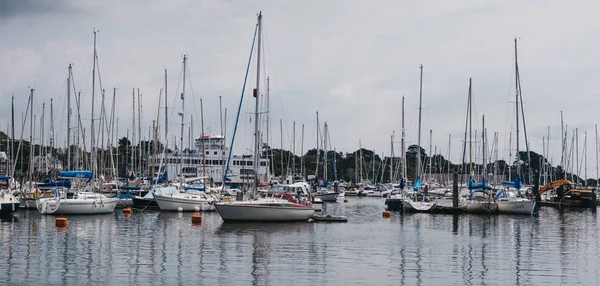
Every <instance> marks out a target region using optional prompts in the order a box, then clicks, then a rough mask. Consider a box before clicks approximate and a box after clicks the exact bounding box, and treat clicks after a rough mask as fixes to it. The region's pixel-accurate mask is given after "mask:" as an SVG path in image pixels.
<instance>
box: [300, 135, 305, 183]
mask: <svg viewBox="0 0 600 286" xmlns="http://www.w3.org/2000/svg"><path fill="white" fill-rule="evenodd" d="M300 176H302V178H304V124H302V136H301V140H300Z"/></svg>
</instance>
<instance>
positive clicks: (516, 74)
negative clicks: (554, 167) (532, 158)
mask: <svg viewBox="0 0 600 286" xmlns="http://www.w3.org/2000/svg"><path fill="white" fill-rule="evenodd" d="M515 91H516V92H515V117H516V119H517V125H516V128H517V135H516V139H515V140H516V142H517V152H515V155H516V156H517V175H520V174H521V172H520V167H521V164H520V162H519V161H520V160H521V156H520V155H519V65H518V64H517V39H516V38H515ZM530 183H531V182H530Z"/></svg>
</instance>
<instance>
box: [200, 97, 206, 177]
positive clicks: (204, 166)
mask: <svg viewBox="0 0 600 286" xmlns="http://www.w3.org/2000/svg"><path fill="white" fill-rule="evenodd" d="M200 125H201V128H202V136H200V142H202V154H204V153H205V148H206V147H205V146H204V145H206V144H204V105H203V103H202V98H200ZM202 176H203V177H206V160H202ZM202 181H203V182H204V184H205V185H206V180H202Z"/></svg>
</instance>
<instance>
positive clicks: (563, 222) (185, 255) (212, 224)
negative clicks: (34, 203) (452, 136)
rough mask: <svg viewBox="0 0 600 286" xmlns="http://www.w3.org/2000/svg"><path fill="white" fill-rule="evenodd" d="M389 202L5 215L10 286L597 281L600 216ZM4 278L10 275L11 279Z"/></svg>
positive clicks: (2, 227)
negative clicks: (232, 210)
mask: <svg viewBox="0 0 600 286" xmlns="http://www.w3.org/2000/svg"><path fill="white" fill-rule="evenodd" d="M382 205H383V202H382V200H378V199H372V198H364V199H362V198H351V200H350V202H349V203H347V204H346V203H333V204H327V205H326V209H327V211H328V212H330V213H332V214H337V215H346V216H348V219H349V222H348V223H343V224H331V223H328V224H322V223H293V224H285V223H284V224H259V223H255V224H252V223H249V224H223V223H222V220H221V218H220V217H219V215H218V214H217V213H204V214H202V216H203V223H202V225H199V226H193V225H192V224H191V214H189V213H161V212H147V213H133V214H132V215H130V216H125V215H123V213H122V212H116V213H115V214H114V215H107V216H106V215H103V216H72V217H69V226H68V228H67V229H66V230H65V231H64V232H61V231H57V229H56V228H55V226H54V219H55V218H54V217H50V216H40V215H38V214H37V213H36V212H28V211H24V212H19V213H18V215H17V216H16V217H14V218H11V219H9V220H6V219H4V220H2V221H1V222H0V277H3V279H5V280H4V281H3V282H2V283H7V284H39V283H40V277H43V278H44V281H47V284H105V285H106V284H110V285H115V284H118V285H120V284H160V285H175V284H185V285H188V284H194V285H198V284H202V285H206V284H219V285H223V284H225V285H232V284H252V285H273V284H274V285H290V284H292V285H298V284H300V285H307V284H315V285H323V284H339V283H340V281H352V283H353V284H363V285H374V284H384V285H389V284H392V285H398V284H400V285H431V284H434V285H451V284H453V285H483V284H499V283H504V284H511V285H512V284H514V285H531V284H548V285H557V284H565V285H573V284H583V285H594V284H596V282H597V281H599V280H600V274H598V272H597V271H595V270H594V267H595V265H597V263H598V256H599V254H600V251H599V250H598V249H599V247H600V245H599V244H600V242H599V241H598V239H599V236H600V233H599V232H598V231H597V229H598V226H597V217H596V216H597V214H596V213H592V212H591V211H570V210H555V209H548V208H543V209H541V211H540V214H539V216H538V217H529V216H477V215H428V214H405V215H403V214H401V213H393V215H392V217H391V218H390V219H383V218H382V217H381V211H382ZM2 283H0V284H2Z"/></svg>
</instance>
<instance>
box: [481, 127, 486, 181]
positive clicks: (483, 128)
mask: <svg viewBox="0 0 600 286" xmlns="http://www.w3.org/2000/svg"><path fill="white" fill-rule="evenodd" d="M481 129H482V131H481V151H482V153H483V155H482V157H483V166H482V170H481V175H482V177H483V180H482V181H484V180H485V173H486V172H485V165H486V162H485V115H483V116H482V118H481Z"/></svg>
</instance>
